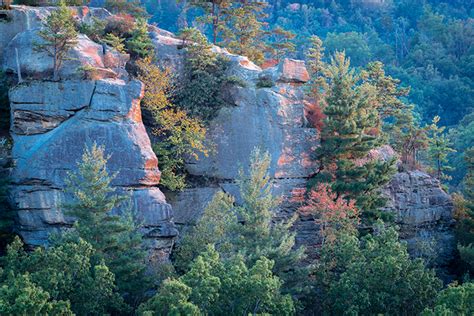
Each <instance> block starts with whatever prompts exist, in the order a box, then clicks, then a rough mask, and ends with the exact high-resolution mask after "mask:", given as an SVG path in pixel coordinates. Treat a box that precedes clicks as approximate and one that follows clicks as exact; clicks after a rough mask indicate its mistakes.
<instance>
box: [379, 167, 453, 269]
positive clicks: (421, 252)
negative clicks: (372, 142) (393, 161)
mask: <svg viewBox="0 0 474 316" xmlns="http://www.w3.org/2000/svg"><path fill="white" fill-rule="evenodd" d="M385 194H386V195H387V196H388V197H389V201H388V204H387V211H389V212H392V213H393V214H394V215H395V222H396V223H397V225H398V226H399V227H400V236H401V238H403V239H404V240H405V241H407V244H408V248H409V251H410V252H411V253H412V254H413V255H416V256H423V257H425V258H427V259H428V260H432V261H433V262H432V264H434V265H435V266H438V267H443V266H447V265H448V264H449V261H450V260H451V259H452V258H453V256H454V253H455V249H456V242H455V240H454V234H453V231H452V226H453V224H454V221H453V202H452V200H451V197H450V196H449V195H448V194H447V193H446V192H445V191H443V189H442V188H441V185H440V183H439V181H438V180H436V179H434V178H432V177H431V176H429V175H428V174H426V173H424V172H422V171H409V172H400V173H397V174H396V175H395V176H394V178H393V180H392V181H391V182H390V183H389V184H388V185H387V186H386V188H385Z"/></svg>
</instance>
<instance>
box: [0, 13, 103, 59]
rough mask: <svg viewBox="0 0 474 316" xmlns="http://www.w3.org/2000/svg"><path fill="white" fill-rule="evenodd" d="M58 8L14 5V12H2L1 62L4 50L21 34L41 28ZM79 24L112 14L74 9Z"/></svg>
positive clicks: (0, 34) (0, 22)
mask: <svg viewBox="0 0 474 316" xmlns="http://www.w3.org/2000/svg"><path fill="white" fill-rule="evenodd" d="M55 9H57V7H30V6H23V5H13V6H12V10H0V60H2V56H3V48H5V47H6V46H7V44H8V43H9V42H10V41H11V40H12V39H13V38H14V37H15V36H16V35H17V34H19V33H21V32H24V31H27V30H32V29H35V28H39V27H41V26H42V24H43V23H44V21H45V20H46V18H47V17H48V15H49V14H50V13H51V11H52V10H55ZM71 9H72V11H73V14H74V16H75V18H76V19H77V20H78V21H79V22H84V23H91V22H92V20H93V17H95V18H99V19H105V18H107V17H109V16H111V14H110V12H108V11H107V10H105V9H102V8H88V7H73V8H71Z"/></svg>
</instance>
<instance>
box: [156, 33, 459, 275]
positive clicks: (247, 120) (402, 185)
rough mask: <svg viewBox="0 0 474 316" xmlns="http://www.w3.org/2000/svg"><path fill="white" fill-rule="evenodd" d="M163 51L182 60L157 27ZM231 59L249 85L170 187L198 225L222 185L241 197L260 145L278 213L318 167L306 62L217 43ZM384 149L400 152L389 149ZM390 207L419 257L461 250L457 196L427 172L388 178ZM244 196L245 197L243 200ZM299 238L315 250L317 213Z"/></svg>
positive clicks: (436, 261) (185, 220) (440, 257)
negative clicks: (261, 60)
mask: <svg viewBox="0 0 474 316" xmlns="http://www.w3.org/2000/svg"><path fill="white" fill-rule="evenodd" d="M154 43H155V46H156V52H157V54H158V56H159V57H160V60H161V61H162V62H165V63H167V64H168V65H170V64H171V65H174V67H176V68H177V69H178V70H179V69H180V67H181V65H182V58H183V56H182V53H181V51H180V50H179V41H178V40H176V39H175V38H173V36H172V35H170V34H169V33H163V32H159V31H158V30H155V32H154ZM216 50H217V52H219V53H221V54H224V55H226V56H227V57H228V58H230V60H231V64H232V67H231V69H230V71H229V74H232V75H236V76H238V77H240V78H241V79H243V80H245V81H246V82H247V83H248V85H247V87H245V88H240V87H233V88H231V90H230V91H228V92H229V95H230V99H231V101H232V104H233V106H231V107H225V108H222V109H221V110H220V111H219V113H218V115H217V117H216V118H215V119H214V120H213V121H212V122H211V123H210V127H209V135H208V137H209V138H210V140H211V142H212V143H213V144H215V146H216V149H217V150H216V153H215V154H213V155H210V156H209V157H201V158H200V159H199V160H197V161H195V160H193V161H189V162H188V165H187V169H188V172H189V173H190V174H191V175H192V176H193V179H198V180H199V181H195V183H194V185H193V187H191V188H188V189H185V190H184V191H183V192H179V193H173V194H169V196H168V199H169V201H170V203H171V204H172V206H173V210H174V214H175V222H176V223H177V224H179V225H189V224H192V223H193V222H194V221H195V220H196V219H197V218H198V217H199V216H200V214H201V213H202V211H203V209H204V208H205V206H206V204H207V203H208V202H209V201H210V199H211V197H212V196H213V194H214V193H215V192H216V191H218V190H222V191H225V192H228V193H230V194H233V195H235V196H237V197H238V194H239V192H238V188H237V186H236V184H235V179H236V177H237V173H238V169H239V168H240V167H241V166H242V167H247V166H248V164H249V156H250V153H251V151H252V149H253V148H254V147H255V146H259V147H261V148H263V149H265V150H268V151H269V153H270V155H271V157H272V165H271V168H270V173H271V176H272V177H273V188H274V194H275V195H276V196H279V197H281V198H282V204H281V207H280V209H279V211H278V214H277V217H279V216H283V217H286V216H290V215H292V214H293V213H294V212H295V205H292V203H291V202H290V198H291V191H292V190H293V189H294V188H296V187H305V186H306V181H307V179H308V177H309V176H310V175H311V174H312V173H313V172H314V170H315V168H316V166H315V165H314V163H313V162H312V159H311V157H312V154H313V152H314V150H315V148H316V147H317V146H318V133H317V130H316V129H314V128H311V126H310V124H308V122H307V118H306V113H307V111H308V110H310V109H309V108H305V105H306V103H305V102H304V97H303V94H304V89H305V88H304V83H305V82H307V81H308V80H309V76H308V72H307V70H306V68H305V66H304V63H303V62H302V61H297V60H291V59H285V60H284V61H282V62H281V63H280V64H279V65H277V66H275V67H272V68H268V69H260V68H259V67H257V66H256V65H254V64H253V63H251V62H250V61H248V60H247V59H245V58H243V57H241V56H234V55H230V54H228V53H227V52H226V51H225V50H220V49H216ZM260 78H266V79H270V80H271V82H272V83H273V87H271V88H258V87H257V85H256V83H257V82H258V81H259V79H260ZM379 154H381V157H379V158H382V159H383V158H384V157H382V156H384V155H389V156H390V155H393V150H392V153H390V152H386V150H385V151H384V150H382V151H381V152H380V153H379ZM384 194H385V195H386V196H387V198H388V205H387V207H386V209H385V211H386V212H391V213H393V214H394V217H395V221H396V223H397V225H398V226H399V227H400V234H401V236H402V238H403V239H405V240H406V241H407V243H408V246H409V250H410V251H411V253H412V254H413V255H415V256H423V257H424V258H425V259H428V260H430V261H431V263H432V264H433V265H436V266H439V267H443V266H446V265H447V264H448V263H449V260H450V258H452V256H453V253H454V250H455V241H454V236H453V233H452V226H453V219H452V209H453V205H452V201H451V198H450V196H449V195H448V194H447V193H446V192H444V191H443V189H442V188H441V186H440V183H439V181H437V180H436V179H433V178H432V177H430V176H429V175H427V174H426V173H424V172H422V171H413V172H400V173H397V174H396V175H395V176H394V178H393V180H392V181H391V182H390V183H389V184H388V185H387V187H386V188H385V190H384ZM237 201H238V200H237ZM295 230H296V232H297V242H298V243H299V244H302V245H305V246H306V247H308V248H309V249H311V248H313V247H318V244H319V237H318V236H319V234H318V231H319V227H317V225H316V224H315V223H314V220H313V218H308V217H304V216H301V217H300V219H299V220H298V221H297V223H296V225H295Z"/></svg>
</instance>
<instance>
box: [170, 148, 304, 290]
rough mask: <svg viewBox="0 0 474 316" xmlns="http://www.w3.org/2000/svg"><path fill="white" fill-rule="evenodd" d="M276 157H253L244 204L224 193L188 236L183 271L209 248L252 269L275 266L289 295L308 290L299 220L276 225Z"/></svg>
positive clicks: (243, 185)
mask: <svg viewBox="0 0 474 316" xmlns="http://www.w3.org/2000/svg"><path fill="white" fill-rule="evenodd" d="M269 165H270V156H269V155H268V153H266V154H263V153H261V152H260V151H259V150H255V151H254V152H253V153H252V157H251V165H250V172H249V174H248V175H247V174H246V173H245V172H243V171H241V172H240V177H239V180H238V184H239V187H240V195H241V198H242V205H240V206H236V205H234V199H233V197H231V196H229V195H227V194H223V193H218V194H216V196H215V197H214V199H213V200H212V202H211V203H210V204H209V206H208V207H207V208H206V210H205V211H204V215H203V217H202V218H201V219H200V220H199V221H198V222H197V224H196V227H195V228H194V229H193V230H192V232H191V233H190V234H189V235H188V236H186V237H184V238H183V241H182V243H181V245H180V246H179V249H178V254H177V259H178V267H180V268H181V269H183V268H184V269H186V268H187V267H188V266H189V264H190V262H191V260H193V259H194V258H196V257H198V256H199V255H200V254H201V253H202V252H203V251H204V249H205V247H207V246H209V245H215V246H216V247H217V248H216V249H217V250H218V251H219V253H220V254H221V255H222V256H223V257H225V258H230V257H232V256H234V255H235V254H237V253H239V254H240V255H242V256H243V258H244V260H245V263H246V264H247V266H252V265H253V264H255V262H256V261H257V260H259V259H260V258H261V257H266V258H267V259H269V260H272V261H273V262H274V265H273V272H274V274H275V275H277V276H278V277H279V278H280V279H281V280H282V281H283V282H284V284H283V289H284V291H290V292H291V293H293V294H295V293H297V292H298V291H300V290H301V289H302V288H303V287H304V286H305V284H304V282H303V280H302V279H301V278H302V277H304V274H305V271H304V269H303V268H301V265H300V263H301V261H302V259H303V258H304V249H303V248H301V247H300V248H298V249H294V246H295V234H294V233H292V232H290V228H291V226H292V225H293V223H294V221H295V220H296V217H294V218H291V219H290V220H288V221H283V222H279V223H274V221H273V219H274V211H275V209H276V207H277V206H278V204H279V200H278V199H277V198H276V197H274V196H273V195H272V193H271V178H270V176H269V174H268V168H269Z"/></svg>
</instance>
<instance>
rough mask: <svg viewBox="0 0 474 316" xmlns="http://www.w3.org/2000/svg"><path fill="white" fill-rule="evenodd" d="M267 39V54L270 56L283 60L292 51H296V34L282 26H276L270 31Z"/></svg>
mask: <svg viewBox="0 0 474 316" xmlns="http://www.w3.org/2000/svg"><path fill="white" fill-rule="evenodd" d="M268 36H269V38H268V40H267V42H268V43H267V49H266V52H267V55H268V57H269V58H273V59H276V60H278V61H279V60H281V59H283V58H284V57H285V56H288V54H290V53H294V52H295V51H296V46H295V44H294V43H293V42H292V40H293V39H294V38H295V36H296V34H295V33H293V32H290V31H287V30H285V29H284V28H282V27H281V26H276V27H275V28H273V29H272V30H271V32H269V34H268Z"/></svg>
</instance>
